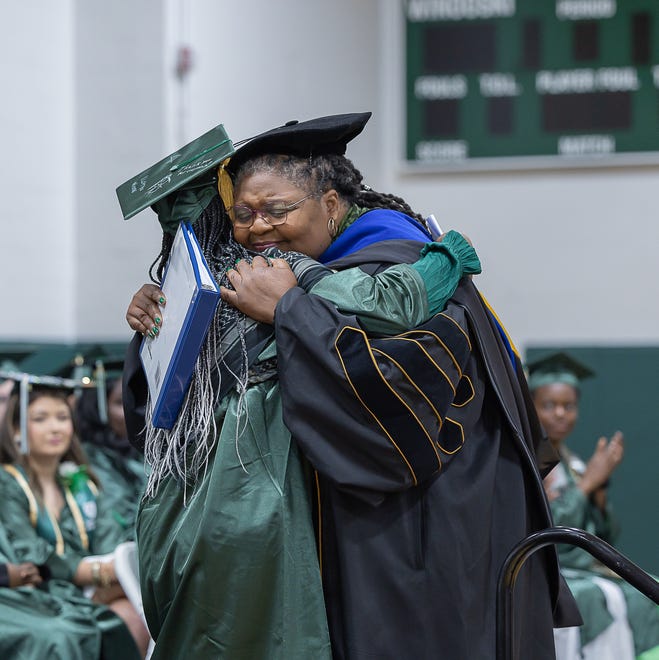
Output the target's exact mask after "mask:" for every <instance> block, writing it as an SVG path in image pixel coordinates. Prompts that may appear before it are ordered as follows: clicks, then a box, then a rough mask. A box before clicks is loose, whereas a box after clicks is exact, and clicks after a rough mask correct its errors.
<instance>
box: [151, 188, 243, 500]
mask: <svg viewBox="0 0 659 660" xmlns="http://www.w3.org/2000/svg"><path fill="white" fill-rule="evenodd" d="M194 231H195V234H196V236H197V240H198V241H199V245H200V247H201V251H202V253H203V254H204V257H205V258H206V261H207V263H208V267H209V269H210V271H211V273H212V274H213V276H214V278H215V280H216V281H217V283H218V284H220V285H223V286H226V287H230V286H231V285H230V283H229V280H228V278H227V269H228V268H229V267H230V266H233V265H234V264H235V263H236V261H237V260H238V259H245V258H247V257H248V255H249V253H248V251H247V250H246V249H245V248H244V247H242V246H241V245H240V244H239V243H237V242H236V241H235V240H234V238H233V232H232V227H231V221H230V219H229V216H228V214H227V213H226V210H225V209H224V205H223V203H222V201H221V199H220V197H219V196H216V197H214V198H213V200H212V201H211V202H210V204H209V205H208V206H207V207H206V209H205V210H204V211H203V213H202V214H201V216H200V217H199V219H198V220H197V221H196V222H195V223H194ZM173 242H174V237H173V236H172V235H171V234H168V233H164V234H163V240H162V245H161V250H160V254H159V255H158V256H157V257H156V260H155V261H154V262H153V264H152V265H151V268H150V269H149V275H150V276H151V278H152V279H153V281H154V282H155V283H156V284H158V285H160V284H161V282H162V277H163V274H164V268H165V265H166V264H167V260H168V259H169V255H170V252H171V249H172V245H173ZM156 267H157V270H156V277H157V279H156V278H154V277H153V273H152V271H153V269H154V268H156ZM249 323H254V322H253V321H251V320H250V319H247V318H246V317H245V315H244V314H243V313H242V312H241V311H239V310H238V309H236V308H235V307H233V306H232V305H230V304H229V303H227V302H225V301H224V300H220V302H219V304H218V308H217V311H216V313H215V315H214V317H213V321H212V323H211V326H210V328H209V331H208V334H207V336H206V339H205V341H204V343H203V345H202V348H201V351H200V354H199V358H198V359H197V361H196V363H195V370H194V376H193V378H192V380H191V383H190V387H189V389H188V391H187V394H186V396H185V399H184V402H183V405H182V407H181V411H180V413H179V415H178V417H177V420H176V422H175V424H174V426H173V427H172V428H171V429H160V428H156V427H154V426H153V425H152V424H147V427H146V429H147V430H146V437H145V448H144V449H145V458H146V461H147V463H148V464H149V465H150V467H151V471H150V474H149V479H148V483H147V487H146V493H145V495H146V497H151V496H153V495H154V494H155V492H156V490H157V488H158V485H159V483H160V481H161V480H162V479H163V478H164V477H165V476H167V475H174V476H175V477H176V478H177V479H178V480H179V481H180V482H181V483H183V485H184V488H187V486H188V485H193V484H194V483H195V482H196V480H197V477H198V475H199V474H201V473H203V472H204V471H205V469H206V467H207V465H208V460H209V457H210V454H211V452H212V450H213V447H214V445H215V440H216V434H217V425H216V422H215V417H214V414H213V412H214V410H215V407H216V405H217V403H218V393H219V383H217V382H216V377H215V376H214V375H213V374H216V373H217V371H218V365H220V364H221V363H223V361H224V360H223V358H224V355H223V348H222V346H223V341H224V340H225V337H226V336H227V335H229V334H230V333H234V334H235V335H236V336H237V338H238V339H237V341H238V344H239V345H240V351H241V358H240V364H239V365H238V367H237V372H232V373H233V375H234V376H235V378H236V385H237V388H238V392H239V403H238V409H239V411H241V410H242V406H243V400H244V393H245V390H246V387H247V373H248V368H249V367H248V360H247V347H246V343H245V334H246V332H247V329H246V328H247V325H248V324H249ZM147 410H148V411H149V412H148V413H147V414H148V415H150V414H151V412H150V407H147ZM237 433H238V429H237ZM237 441H238V438H237V437H236V443H237ZM236 449H238V447H237V445H236Z"/></svg>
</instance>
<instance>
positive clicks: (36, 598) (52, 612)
mask: <svg viewBox="0 0 659 660" xmlns="http://www.w3.org/2000/svg"><path fill="white" fill-rule="evenodd" d="M17 562H18V559H17V557H16V554H15V552H14V549H13V547H12V544H11V543H10V541H9V538H8V537H7V534H6V532H5V529H4V526H2V525H0V657H2V658H22V659H24V660H43V658H48V659H49V660H50V659H51V658H52V659H53V660H97V659H99V658H101V657H102V656H101V630H102V627H103V626H104V625H106V624H105V623H104V619H105V620H107V621H108V622H109V621H110V619H112V618H114V619H116V617H115V616H114V615H113V614H112V613H111V612H110V610H108V609H107V608H105V607H103V606H100V605H96V604H94V603H91V602H90V601H88V600H87V599H84V598H80V597H75V596H73V597H64V596H62V595H60V596H55V595H52V594H50V593H48V592H47V591H46V590H45V589H44V588H39V587H40V585H41V586H43V578H42V577H41V572H40V570H39V567H37V566H35V565H34V564H32V563H25V562H24V563H20V564H19V563H17ZM41 571H43V572H45V573H46V574H47V569H45V568H44V567H41Z"/></svg>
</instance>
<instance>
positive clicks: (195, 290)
mask: <svg viewBox="0 0 659 660" xmlns="http://www.w3.org/2000/svg"><path fill="white" fill-rule="evenodd" d="M161 289H162V290H163V292H164V294H165V296H166V300H167V302H166V305H165V306H164V307H162V308H161V311H162V325H161V329H160V332H159V333H158V335H157V336H156V337H154V338H151V337H145V338H144V340H143V341H142V346H141V347H140V359H141V361H142V366H143V367H144V372H145V374H146V379H147V383H148V385H149V396H150V402H151V406H152V411H153V412H152V424H153V426H156V427H158V428H163V429H171V428H172V426H174V424H175V422H176V418H177V417H178V414H179V411H180V410H181V406H182V404H183V400H184V398H185V395H186V393H187V391H188V387H189V386H190V381H191V379H192V374H193V373H194V368H195V364H196V362H197V357H198V356H199V352H200V350H201V346H202V344H203V342H204V339H205V338H206V335H207V333H208V328H209V327H210V324H211V322H212V320H213V316H214V315H215V310H216V309H217V305H218V303H219V301H220V287H219V286H218V284H217V282H216V281H215V279H214V278H213V276H212V274H211V272H210V270H209V268H208V264H207V263H206V259H205V258H204V255H203V254H202V252H201V248H200V246H199V243H198V241H197V237H196V236H195V233H194V230H193V229H192V226H191V225H190V224H189V223H188V222H182V223H181V225H180V226H179V229H178V231H177V232H176V236H175V238H174V243H173V245H172V251H171V254H170V256H169V261H168V262H167V268H166V270H165V275H164V277H163V282H162V286H161Z"/></svg>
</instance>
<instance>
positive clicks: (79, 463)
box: [0, 376, 149, 658]
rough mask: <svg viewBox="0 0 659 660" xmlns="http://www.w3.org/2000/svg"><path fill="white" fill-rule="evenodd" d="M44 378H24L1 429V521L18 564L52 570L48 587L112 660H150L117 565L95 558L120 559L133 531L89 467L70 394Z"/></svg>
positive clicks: (145, 635)
mask: <svg viewBox="0 0 659 660" xmlns="http://www.w3.org/2000/svg"><path fill="white" fill-rule="evenodd" d="M30 380H32V381H34V382H33V383H31V382H30ZM39 380H40V379H39V378H31V377H28V376H25V377H24V378H23V379H22V381H21V384H20V391H21V394H20V397H19V394H18V393H16V394H14V395H12V398H11V400H10V402H9V406H8V408H7V412H6V415H5V419H4V423H3V424H2V427H1V428H0V463H2V469H0V493H1V495H2V502H3V505H2V507H0V521H1V522H2V524H3V526H4V529H5V531H6V533H7V536H8V539H9V542H10V543H11V546H12V548H13V552H14V554H15V556H16V557H17V559H18V560H19V561H21V562H32V563H34V564H36V565H38V566H44V567H46V569H47V571H48V575H49V578H50V579H49V580H47V581H46V582H45V583H44V585H43V586H44V588H45V589H47V591H48V592H49V593H51V594H52V595H54V596H62V597H64V598H66V599H68V600H69V601H70V602H72V603H73V602H75V603H76V604H77V605H79V606H80V608H81V613H84V615H85V616H87V617H89V618H90V620H92V621H94V622H95V624H96V627H97V629H98V631H99V633H101V641H102V647H103V652H104V653H106V654H108V657H118V655H120V654H121V655H123V656H124V657H126V658H131V657H134V658H139V657H143V656H144V653H145V651H146V647H147V645H148V641H149V637H148V632H147V631H146V628H145V626H144V624H143V622H142V619H141V617H140V615H139V614H138V612H137V611H136V610H135V608H134V607H133V606H132V605H131V603H130V602H129V601H128V599H127V598H126V596H125V594H124V592H123V590H122V588H121V586H120V585H119V583H118V580H117V577H116V572H115V567H114V563H113V561H112V560H109V561H101V560H98V559H87V558H88V557H90V556H91V555H106V554H108V553H112V552H113V551H114V549H115V548H116V547H117V545H118V544H119V543H121V542H122V541H123V540H124V538H125V531H124V530H123V529H122V528H121V526H120V525H119V524H118V523H117V521H116V520H115V518H114V517H113V516H112V514H111V512H110V511H109V510H108V509H107V508H106V506H105V501H104V498H103V495H102V491H100V490H99V488H98V484H97V480H96V477H95V475H94V474H93V472H92V471H91V469H90V468H89V466H88V464H87V459H86V457H85V455H84V452H83V451H82V449H81V447H80V443H79V441H78V438H77V436H76V434H75V430H74V425H73V418H72V412H71V408H70V406H69V402H68V399H67V392H66V391H64V390H63V389H59V388H55V387H52V386H50V385H48V386H45V385H43V384H39ZM41 380H42V381H43V380H44V379H41ZM83 589H91V590H92V591H93V595H92V599H91V600H90V599H88V598H86V597H85V596H84V594H83Z"/></svg>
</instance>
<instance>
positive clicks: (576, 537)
mask: <svg viewBox="0 0 659 660" xmlns="http://www.w3.org/2000/svg"><path fill="white" fill-rule="evenodd" d="M555 543H566V544H568V545H576V546H578V547H579V548H582V549H583V550H585V551H586V552H588V553H590V554H591V555H592V556H593V557H595V559H598V560H599V561H601V562H602V563H603V564H604V565H605V566H607V567H608V568H610V569H611V570H612V571H614V572H615V573H616V574H617V575H619V576H620V577H621V578H622V579H623V580H626V581H627V582H629V584H631V585H632V586H633V587H635V588H636V589H638V590H639V591H640V592H641V593H642V594H644V595H645V596H647V597H648V598H650V599H651V600H653V601H654V602H655V603H656V604H657V605H659V583H658V582H657V581H656V580H655V579H654V578H653V577H652V576H651V575H649V574H648V573H646V572H645V571H644V570H643V569H642V568H641V567H640V566H637V565H636V564H635V563H634V562H632V561H631V560H629V559H628V558H627V557H625V556H624V555H623V554H621V553H620V552H619V551H618V550H616V549H615V548H614V547H613V546H611V545H609V544H608V543H607V542H606V541H603V540H602V539H600V538H598V537H597V536H594V535H593V534H589V533H588V532H586V531H584V530H583V529H575V528H573V527H550V528H548V529H543V530H542V531H540V532H535V533H534V534H531V535H529V536H527V537H526V538H525V539H522V541H520V542H519V543H518V544H517V545H516V546H515V547H514V548H513V549H512V550H511V551H510V553H509V554H508V556H507V557H506V560H505V561H504V563H503V566H502V567H501V572H500V573H499V578H498V582H497V633H496V634H497V641H496V643H497V649H496V651H497V655H496V658H497V660H517V658H515V656H514V655H513V640H514V639H515V621H514V615H513V613H514V609H513V605H514V591H515V583H516V581H517V576H518V575H519V572H520V570H521V569H522V566H523V565H524V563H525V562H526V560H527V559H528V558H529V557H530V556H531V555H532V554H533V553H535V552H536V551H537V550H540V549H541V548H544V547H545V546H548V545H551V544H555Z"/></svg>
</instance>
